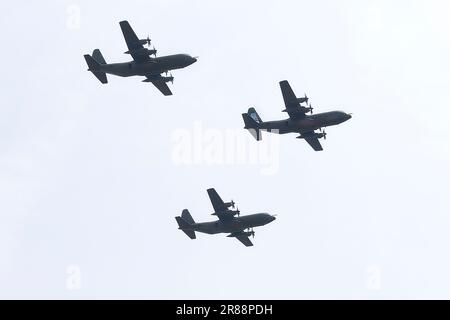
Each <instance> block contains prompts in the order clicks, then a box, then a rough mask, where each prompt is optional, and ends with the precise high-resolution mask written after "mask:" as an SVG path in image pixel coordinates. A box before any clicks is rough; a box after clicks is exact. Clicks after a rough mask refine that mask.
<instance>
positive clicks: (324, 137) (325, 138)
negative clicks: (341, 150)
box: [320, 128, 327, 140]
mask: <svg viewBox="0 0 450 320" xmlns="http://www.w3.org/2000/svg"><path fill="white" fill-rule="evenodd" d="M320 132H322V134H323V139H324V140H327V133H326V132H325V130H323V129H322V128H320Z"/></svg>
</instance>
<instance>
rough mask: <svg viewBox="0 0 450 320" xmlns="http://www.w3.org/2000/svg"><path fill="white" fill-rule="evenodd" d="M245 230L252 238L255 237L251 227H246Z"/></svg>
mask: <svg viewBox="0 0 450 320" xmlns="http://www.w3.org/2000/svg"><path fill="white" fill-rule="evenodd" d="M247 232H248V233H250V234H251V236H252V238H254V237H255V231H253V228H248V229H247Z"/></svg>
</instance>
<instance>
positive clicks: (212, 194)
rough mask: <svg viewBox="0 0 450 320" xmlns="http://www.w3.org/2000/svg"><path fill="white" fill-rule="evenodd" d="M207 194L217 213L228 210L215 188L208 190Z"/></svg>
mask: <svg viewBox="0 0 450 320" xmlns="http://www.w3.org/2000/svg"><path fill="white" fill-rule="evenodd" d="M207 192H208V196H209V200H211V204H212V206H213V208H214V211H215V212H216V213H218V212H225V211H227V210H228V207H227V206H226V205H225V203H224V202H223V200H222V198H221V197H220V196H219V194H218V193H217V191H216V190H215V189H214V188H211V189H208V190H207ZM219 218H220V216H219Z"/></svg>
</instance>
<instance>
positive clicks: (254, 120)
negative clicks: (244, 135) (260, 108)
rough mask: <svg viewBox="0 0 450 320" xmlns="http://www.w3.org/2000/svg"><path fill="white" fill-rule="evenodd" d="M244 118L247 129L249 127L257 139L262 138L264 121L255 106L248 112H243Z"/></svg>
mask: <svg viewBox="0 0 450 320" xmlns="http://www.w3.org/2000/svg"><path fill="white" fill-rule="evenodd" d="M242 118H243V119H244V123H245V129H247V130H248V131H249V132H250V134H251V135H252V136H253V137H254V138H255V139H256V140H257V141H261V140H262V135H261V130H260V129H259V128H260V127H261V123H262V122H263V121H262V120H261V118H260V116H259V115H258V113H257V112H256V110H255V108H250V109H248V112H247V113H243V114H242Z"/></svg>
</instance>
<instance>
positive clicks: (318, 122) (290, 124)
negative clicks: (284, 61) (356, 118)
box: [242, 80, 352, 151]
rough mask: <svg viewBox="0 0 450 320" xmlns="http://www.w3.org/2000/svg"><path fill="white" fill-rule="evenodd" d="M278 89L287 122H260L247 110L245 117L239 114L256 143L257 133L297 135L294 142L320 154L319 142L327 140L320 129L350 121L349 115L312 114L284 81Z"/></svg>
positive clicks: (259, 134)
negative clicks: (304, 141)
mask: <svg viewBox="0 0 450 320" xmlns="http://www.w3.org/2000/svg"><path fill="white" fill-rule="evenodd" d="M280 87H281V92H282V94H283V99H284V104H285V105H286V109H285V110H283V112H287V114H288V115H289V119H286V120H278V121H267V122H264V121H262V120H261V118H260V117H259V115H258V113H257V112H256V110H255V109H254V108H250V109H248V112H247V113H244V114H242V117H243V118H244V123H245V127H244V128H245V129H248V130H249V132H250V133H251V134H252V136H253V137H254V138H255V139H256V140H258V141H260V140H261V139H262V136H261V131H268V132H272V133H278V134H286V133H291V132H295V133H299V134H300V136H298V137H297V139H305V140H306V142H308V143H309V145H310V146H311V147H312V148H313V149H314V150H315V151H322V150H323V149H322V146H321V144H320V142H319V139H321V138H324V139H326V137H327V134H326V132H325V131H324V130H323V129H322V128H324V127H329V126H334V125H338V124H340V123H342V122H345V121H347V120H349V119H351V118H352V115H351V114H348V113H345V112H342V111H331V112H325V113H319V114H313V107H311V105H310V104H307V105H306V106H303V105H302V103H308V101H309V98H308V97H307V96H306V95H305V97H304V98H297V97H296V96H295V94H294V92H293V91H292V89H291V86H290V85H289V82H287V81H286V80H285V81H281V82H280ZM307 113H311V115H307ZM317 129H320V132H316V130H317Z"/></svg>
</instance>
